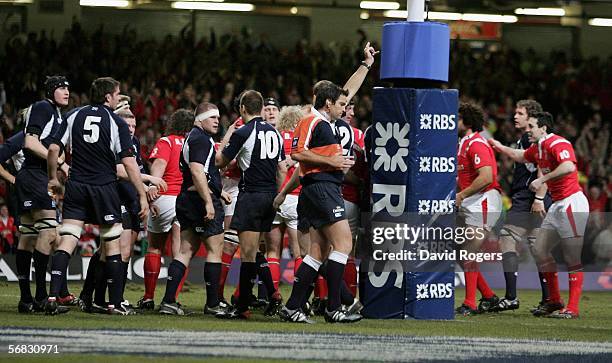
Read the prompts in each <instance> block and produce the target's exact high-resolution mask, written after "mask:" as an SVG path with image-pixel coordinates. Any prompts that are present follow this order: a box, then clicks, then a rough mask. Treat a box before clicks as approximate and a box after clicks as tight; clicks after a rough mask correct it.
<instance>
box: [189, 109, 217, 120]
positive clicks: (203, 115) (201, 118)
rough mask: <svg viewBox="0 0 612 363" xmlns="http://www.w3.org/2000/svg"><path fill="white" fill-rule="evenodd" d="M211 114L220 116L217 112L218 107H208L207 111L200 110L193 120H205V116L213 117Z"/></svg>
mask: <svg viewBox="0 0 612 363" xmlns="http://www.w3.org/2000/svg"><path fill="white" fill-rule="evenodd" d="M213 116H217V117H219V116H221V115H220V114H219V109H218V108H212V109H210V110H208V111H206V112H202V113H201V114H199V115H197V116H196V117H195V121H196V122H198V121H204V120H206V119H207V118H209V117H213Z"/></svg>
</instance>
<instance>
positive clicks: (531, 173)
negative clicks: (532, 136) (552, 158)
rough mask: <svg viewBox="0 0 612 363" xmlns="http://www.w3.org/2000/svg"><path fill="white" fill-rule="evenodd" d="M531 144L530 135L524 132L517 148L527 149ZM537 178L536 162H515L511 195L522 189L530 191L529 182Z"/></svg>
mask: <svg viewBox="0 0 612 363" xmlns="http://www.w3.org/2000/svg"><path fill="white" fill-rule="evenodd" d="M529 146H531V143H530V142H529V136H528V135H527V133H524V134H523V136H521V139H520V140H519V141H518V142H517V144H516V148H517V149H519V150H527V149H528V148H529ZM537 178H538V168H537V166H536V165H535V164H532V163H525V164H523V163H514V172H513V175H512V187H511V192H510V195H514V194H515V193H517V192H520V191H529V184H531V182H532V181H534V180H535V179H537ZM530 193H532V192H530Z"/></svg>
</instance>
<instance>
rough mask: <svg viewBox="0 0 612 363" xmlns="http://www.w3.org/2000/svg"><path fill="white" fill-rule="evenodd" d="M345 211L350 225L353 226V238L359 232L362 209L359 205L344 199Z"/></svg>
mask: <svg viewBox="0 0 612 363" xmlns="http://www.w3.org/2000/svg"><path fill="white" fill-rule="evenodd" d="M344 211H345V213H346V219H347V220H348V224H349V227H350V228H351V235H353V239H354V238H355V237H356V236H357V235H358V234H359V226H360V225H361V223H360V219H361V215H360V214H361V211H360V209H359V206H358V205H357V204H355V203H353V202H349V201H348V200H346V199H345V200H344Z"/></svg>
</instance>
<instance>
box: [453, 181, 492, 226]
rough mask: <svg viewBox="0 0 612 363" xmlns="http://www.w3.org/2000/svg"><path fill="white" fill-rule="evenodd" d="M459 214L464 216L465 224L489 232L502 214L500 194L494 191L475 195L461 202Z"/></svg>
mask: <svg viewBox="0 0 612 363" xmlns="http://www.w3.org/2000/svg"><path fill="white" fill-rule="evenodd" d="M461 212H462V213H463V214H464V215H465V224H467V225H469V226H473V227H484V228H485V229H487V230H491V228H493V227H494V226H495V224H496V223H497V221H498V220H499V218H500V217H501V214H502V199H501V194H500V193H499V191H497V190H495V189H493V190H489V191H487V192H484V193H476V194H474V195H472V196H470V197H468V198H465V199H464V200H463V202H462V203H461Z"/></svg>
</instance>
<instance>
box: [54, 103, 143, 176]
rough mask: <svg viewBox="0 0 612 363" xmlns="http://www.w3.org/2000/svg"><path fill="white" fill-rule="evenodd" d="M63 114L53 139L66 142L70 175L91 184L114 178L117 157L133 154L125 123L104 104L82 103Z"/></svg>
mask: <svg viewBox="0 0 612 363" xmlns="http://www.w3.org/2000/svg"><path fill="white" fill-rule="evenodd" d="M66 116H67V117H66V122H65V126H64V127H63V130H59V131H60V132H58V133H57V134H56V136H55V137H54V139H53V142H54V143H56V144H58V145H60V146H62V147H66V146H70V150H71V155H72V165H71V166H70V167H71V169H70V179H72V180H74V181H76V182H79V183H85V184H91V185H104V184H108V183H112V182H114V181H116V180H117V166H116V163H117V162H116V161H117V157H119V158H120V159H121V158H124V157H133V156H134V153H133V146H134V145H133V144H132V136H131V135H130V130H129V128H128V125H127V123H125V121H124V120H123V119H122V118H121V117H119V116H117V115H116V114H115V113H114V112H113V110H111V109H110V107H107V106H104V105H89V106H83V107H80V108H77V109H75V110H72V111H71V112H69V113H68V114H67V115H66Z"/></svg>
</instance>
